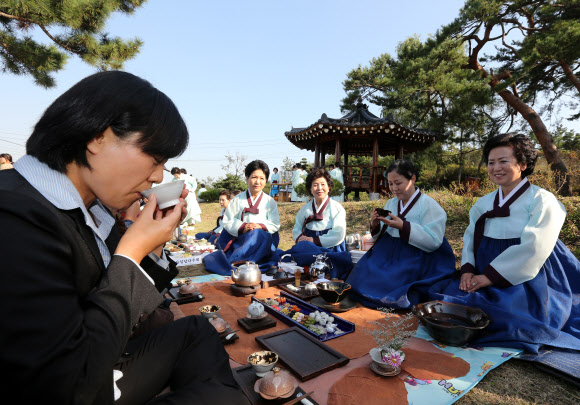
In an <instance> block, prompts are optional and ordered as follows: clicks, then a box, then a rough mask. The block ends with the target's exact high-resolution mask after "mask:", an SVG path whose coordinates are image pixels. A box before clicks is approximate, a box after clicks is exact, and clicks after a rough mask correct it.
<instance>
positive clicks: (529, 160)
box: [483, 132, 538, 178]
mask: <svg viewBox="0 0 580 405" xmlns="http://www.w3.org/2000/svg"><path fill="white" fill-rule="evenodd" d="M501 146H510V147H511V148H512V150H513V151H514V156H515V157H516V160H517V161H518V163H519V164H525V165H526V170H523V171H522V178H524V177H527V176H529V175H530V174H532V173H533V172H534V168H535V167H536V161H537V160H538V152H537V151H536V148H535V146H534V142H533V141H532V140H531V139H530V137H529V136H526V135H523V134H518V133H515V132H508V133H506V134H499V135H496V136H494V137H492V138H489V139H488V140H487V142H486V143H485V145H484V146H483V159H484V160H485V164H487V163H488V161H489V153H490V152H491V150H492V149H495V148H499V147H501Z"/></svg>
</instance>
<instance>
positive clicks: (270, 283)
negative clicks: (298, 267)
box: [260, 273, 310, 288]
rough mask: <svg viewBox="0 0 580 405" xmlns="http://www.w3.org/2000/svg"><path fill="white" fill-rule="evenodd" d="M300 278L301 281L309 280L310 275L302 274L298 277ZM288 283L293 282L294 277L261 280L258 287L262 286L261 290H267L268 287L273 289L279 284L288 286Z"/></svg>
mask: <svg viewBox="0 0 580 405" xmlns="http://www.w3.org/2000/svg"><path fill="white" fill-rule="evenodd" d="M300 278H301V279H302V280H309V279H310V275H309V274H305V273H302V274H301V275H300ZM290 282H292V283H293V282H294V276H292V277H285V278H275V279H274V280H262V281H260V285H261V286H262V288H269V287H275V286H278V285H280V284H288V283H290Z"/></svg>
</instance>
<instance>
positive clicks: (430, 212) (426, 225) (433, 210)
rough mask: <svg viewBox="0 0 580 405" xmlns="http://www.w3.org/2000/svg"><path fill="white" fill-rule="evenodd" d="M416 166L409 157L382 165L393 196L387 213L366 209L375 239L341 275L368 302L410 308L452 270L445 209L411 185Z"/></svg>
mask: <svg viewBox="0 0 580 405" xmlns="http://www.w3.org/2000/svg"><path fill="white" fill-rule="evenodd" d="M417 177H418V172H417V169H416V168H415V166H413V164H412V163H411V162H408V161H406V160H396V161H395V162H393V163H392V164H391V165H390V166H389V167H388V169H387V179H388V181H389V188H390V190H391V191H392V192H393V193H394V194H395V198H392V199H390V200H389V201H387V204H386V205H385V208H384V209H385V210H388V211H390V213H388V215H387V214H386V213H383V214H384V215H380V214H379V213H378V212H377V211H376V210H375V211H373V213H372V214H371V234H372V235H373V238H374V239H375V244H374V246H373V247H372V248H371V250H369V251H368V252H367V253H366V254H365V255H364V256H363V257H362V258H361V259H360V260H359V262H358V263H357V265H356V266H355V268H354V269H353V270H352V273H351V274H350V275H349V277H348V279H347V280H346V281H347V283H350V284H351V285H352V292H351V297H353V298H354V299H356V300H358V301H360V302H361V303H363V304H364V305H366V306H369V307H372V308H380V307H392V308H409V307H411V306H412V305H414V304H418V303H420V302H423V301H426V300H427V291H428V289H429V287H430V286H431V285H432V284H433V283H435V282H437V281H440V280H443V279H444V278H445V277H447V276H449V275H451V274H452V273H453V271H454V268H455V256H454V255H453V251H452V250H451V246H450V245H449V243H448V242H447V239H445V222H446V220H447V214H445V211H444V210H443V208H441V206H440V205H439V204H437V202H436V201H435V200H433V199H432V198H431V197H429V196H427V195H425V194H421V191H420V190H419V189H418V188H416V187H415V182H416V181H417Z"/></svg>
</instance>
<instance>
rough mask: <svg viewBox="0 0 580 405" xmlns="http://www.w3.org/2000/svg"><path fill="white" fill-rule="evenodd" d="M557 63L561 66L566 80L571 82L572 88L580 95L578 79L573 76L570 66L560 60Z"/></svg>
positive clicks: (579, 81) (579, 80)
mask: <svg viewBox="0 0 580 405" xmlns="http://www.w3.org/2000/svg"><path fill="white" fill-rule="evenodd" d="M558 62H560V66H562V70H564V74H565V75H566V77H567V78H568V80H570V81H571V82H572V84H573V85H574V87H576V90H578V93H580V79H578V77H577V76H576V75H575V74H574V72H573V71H572V69H571V68H570V65H568V63H566V61H565V60H564V59H560V60H559V61H558Z"/></svg>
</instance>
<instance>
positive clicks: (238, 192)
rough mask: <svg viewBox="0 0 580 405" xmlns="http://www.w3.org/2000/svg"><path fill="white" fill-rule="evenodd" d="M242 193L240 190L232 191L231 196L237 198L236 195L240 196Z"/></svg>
mask: <svg viewBox="0 0 580 405" xmlns="http://www.w3.org/2000/svg"><path fill="white" fill-rule="evenodd" d="M241 192H242V190H234V191H232V196H234V197H235V196H237V195H238V194H240V193H241Z"/></svg>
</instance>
